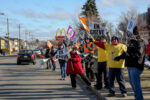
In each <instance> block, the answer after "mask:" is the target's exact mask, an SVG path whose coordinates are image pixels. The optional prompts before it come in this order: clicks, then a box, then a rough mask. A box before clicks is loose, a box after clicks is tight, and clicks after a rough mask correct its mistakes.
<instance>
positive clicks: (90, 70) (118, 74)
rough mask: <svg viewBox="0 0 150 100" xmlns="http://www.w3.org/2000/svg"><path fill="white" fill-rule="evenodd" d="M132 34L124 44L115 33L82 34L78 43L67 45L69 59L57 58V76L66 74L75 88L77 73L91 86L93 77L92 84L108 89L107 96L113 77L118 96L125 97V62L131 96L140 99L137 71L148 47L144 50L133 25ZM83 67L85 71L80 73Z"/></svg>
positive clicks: (141, 99)
mask: <svg viewBox="0 0 150 100" xmlns="http://www.w3.org/2000/svg"><path fill="white" fill-rule="evenodd" d="M133 36H134V38H133V39H128V40H127V44H126V45H125V44H122V43H120V41H119V38H118V37H116V36H112V37H111V39H110V38H109V32H107V36H100V37H98V36H97V37H95V38H93V36H91V35H89V36H88V37H86V38H85V43H84V44H81V45H80V46H79V47H78V46H75V45H73V46H72V47H71V48H70V58H69V59H63V60H62V59H59V64H60V69H61V79H62V80H65V78H66V76H67V75H70V79H71V85H72V88H73V89H75V88H76V76H77V74H78V75H79V76H80V77H81V78H82V79H83V80H84V82H85V83H86V84H87V86H88V87H91V82H93V81H94V80H96V84H95V85H94V87H95V88H96V89H97V90H101V89H102V88H105V89H108V90H109V94H108V96H110V97H111V96H115V84H114V82H115V79H116V80H117V83H118V84H119V89H120V91H121V96H122V97H126V96H127V89H126V86H125V78H124V67H125V66H126V67H127V69H128V79H129V82H130V84H131V87H132V89H133V91H134V95H135V100H143V94H142V88H141V82H140V75H141V73H142V72H143V69H144V59H145V54H146V52H148V50H146V46H145V42H144V40H143V39H142V38H141V37H140V34H139V32H138V28H137V27H135V28H134V30H133ZM65 46H69V45H67V44H66V43H65V42H63V43H60V44H58V50H61V49H63V48H64V47H65ZM149 48H150V45H149ZM149 52H150V51H149ZM55 53H56V52H54V55H55ZM149 55H150V53H149ZM55 68H56V67H55ZM84 71H85V73H86V75H84ZM102 79H104V81H103V80H102ZM103 85H104V86H103Z"/></svg>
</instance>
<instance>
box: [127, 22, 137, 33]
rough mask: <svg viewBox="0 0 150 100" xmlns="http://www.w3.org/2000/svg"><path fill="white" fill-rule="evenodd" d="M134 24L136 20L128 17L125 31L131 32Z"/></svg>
mask: <svg viewBox="0 0 150 100" xmlns="http://www.w3.org/2000/svg"><path fill="white" fill-rule="evenodd" d="M135 26H136V21H135V20H133V19H130V20H129V21H128V26H127V31H129V32H131V33H133V29H134V27H135Z"/></svg>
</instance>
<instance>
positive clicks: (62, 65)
mask: <svg viewBox="0 0 150 100" xmlns="http://www.w3.org/2000/svg"><path fill="white" fill-rule="evenodd" d="M66 46H67V45H66V44H65V42H63V43H60V44H59V45H58V51H59V50H63V49H64V48H65V47H66ZM58 62H59V65H60V70H61V80H65V78H66V76H67V74H66V65H67V61H66V59H58Z"/></svg>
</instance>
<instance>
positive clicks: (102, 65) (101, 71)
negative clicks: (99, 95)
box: [96, 62, 108, 89]
mask: <svg viewBox="0 0 150 100" xmlns="http://www.w3.org/2000/svg"><path fill="white" fill-rule="evenodd" d="M102 76H104V78H102ZM102 79H104V85H105V88H108V69H107V64H106V62H98V74H97V84H96V86H97V88H99V89H101V88H102V87H103V82H102Z"/></svg>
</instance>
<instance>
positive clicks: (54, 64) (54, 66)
mask: <svg viewBox="0 0 150 100" xmlns="http://www.w3.org/2000/svg"><path fill="white" fill-rule="evenodd" d="M51 62H52V65H53V71H55V70H56V63H55V62H54V60H51Z"/></svg>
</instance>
